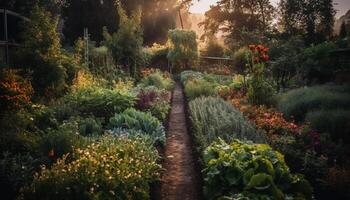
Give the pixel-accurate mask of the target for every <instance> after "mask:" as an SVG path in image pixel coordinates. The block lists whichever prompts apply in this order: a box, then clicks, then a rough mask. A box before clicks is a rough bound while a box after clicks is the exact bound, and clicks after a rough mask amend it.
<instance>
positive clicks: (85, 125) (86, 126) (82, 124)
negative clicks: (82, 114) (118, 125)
mask: <svg viewBox="0 0 350 200" xmlns="http://www.w3.org/2000/svg"><path fill="white" fill-rule="evenodd" d="M78 123H79V133H80V135H83V136H98V135H102V134H103V129H102V124H101V120H98V119H95V118H94V117H88V118H85V119H80V120H79V121H78Z"/></svg>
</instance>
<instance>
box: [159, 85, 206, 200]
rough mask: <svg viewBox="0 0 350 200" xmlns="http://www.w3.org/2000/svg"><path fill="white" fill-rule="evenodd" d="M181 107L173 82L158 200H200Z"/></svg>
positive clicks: (178, 89) (181, 98) (180, 94)
mask: <svg viewBox="0 0 350 200" xmlns="http://www.w3.org/2000/svg"><path fill="white" fill-rule="evenodd" d="M184 105H185V101H184V94H183V89H182V87H181V84H180V83H176V86H175V89H174V92H173V100H172V109H171V113H170V117H169V128H168V132H167V140H166V141H167V142H166V147H165V161H164V168H165V170H166V171H165V173H164V175H163V177H162V186H161V193H162V200H197V199H200V198H199V197H200V189H199V188H200V187H199V182H198V181H199V178H198V177H199V176H198V175H199V173H200V172H199V171H198V170H196V164H195V159H194V156H193V151H192V145H191V140H190V136H189V134H188V132H187V125H186V115H185V106H184Z"/></svg>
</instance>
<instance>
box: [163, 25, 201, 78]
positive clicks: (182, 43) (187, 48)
mask: <svg viewBox="0 0 350 200" xmlns="http://www.w3.org/2000/svg"><path fill="white" fill-rule="evenodd" d="M168 37H169V42H170V47H169V52H168V56H167V57H168V59H169V60H170V62H172V65H173V67H174V69H175V71H179V70H180V69H189V68H190V67H193V65H194V64H195V62H196V61H197V59H198V44H197V40H196V39H197V38H196V37H197V36H196V33H195V32H194V31H187V30H181V29H175V30H170V31H169V33H168Z"/></svg>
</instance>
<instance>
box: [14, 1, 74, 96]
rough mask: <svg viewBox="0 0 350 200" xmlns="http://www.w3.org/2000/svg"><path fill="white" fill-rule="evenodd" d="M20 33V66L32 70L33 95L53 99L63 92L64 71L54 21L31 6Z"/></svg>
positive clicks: (44, 12)
mask: <svg viewBox="0 0 350 200" xmlns="http://www.w3.org/2000/svg"><path fill="white" fill-rule="evenodd" d="M29 18H30V20H31V21H30V22H26V23H25V26H24V29H25V30H24V31H23V33H22V40H23V41H24V42H23V48H21V50H20V52H19V55H20V59H19V60H20V62H21V63H20V64H21V65H22V66H24V67H25V68H27V69H30V70H32V71H33V80H32V84H33V87H34V89H35V92H36V94H37V95H45V96H47V97H53V96H56V95H60V94H62V92H63V91H64V90H65V89H66V78H67V74H66V69H65V68H64V67H63V66H62V57H63V54H62V52H61V44H60V38H59V35H58V32H57V31H56V30H57V25H58V19H57V18H55V17H52V15H51V14H50V13H49V12H48V11H45V10H44V9H43V8H41V7H38V6H35V7H34V8H33V10H32V12H31V15H30V17H29Z"/></svg>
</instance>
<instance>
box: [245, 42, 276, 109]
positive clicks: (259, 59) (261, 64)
mask: <svg viewBox="0 0 350 200" xmlns="http://www.w3.org/2000/svg"><path fill="white" fill-rule="evenodd" d="M249 49H250V51H251V53H250V54H247V57H248V58H247V60H248V61H249V62H248V63H247V65H246V67H247V71H248V73H249V74H250V75H251V77H252V79H251V81H250V83H249V86H248V99H249V101H250V102H251V103H253V104H265V103H268V102H269V101H270V99H271V96H272V95H273V94H272V93H273V91H272V90H271V88H270V87H269V86H268V85H267V84H266V81H265V80H264V72H265V65H266V62H267V61H268V60H269V56H268V52H269V49H268V48H266V47H264V46H262V45H249Z"/></svg>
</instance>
